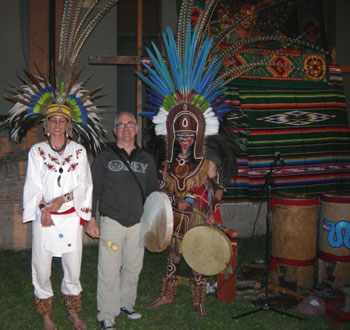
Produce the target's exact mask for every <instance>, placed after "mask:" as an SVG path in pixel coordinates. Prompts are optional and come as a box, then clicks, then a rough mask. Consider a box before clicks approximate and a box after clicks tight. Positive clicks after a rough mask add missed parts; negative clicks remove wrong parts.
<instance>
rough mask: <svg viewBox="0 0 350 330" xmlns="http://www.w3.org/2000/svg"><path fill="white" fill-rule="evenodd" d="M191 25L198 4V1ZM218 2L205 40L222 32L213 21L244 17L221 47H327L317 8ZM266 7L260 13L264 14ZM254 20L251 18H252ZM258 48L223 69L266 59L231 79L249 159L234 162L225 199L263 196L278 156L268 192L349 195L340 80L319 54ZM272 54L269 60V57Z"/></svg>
mask: <svg viewBox="0 0 350 330" xmlns="http://www.w3.org/2000/svg"><path fill="white" fill-rule="evenodd" d="M195 3H196V7H195V8H194V10H193V12H192V23H195V22H196V18H197V17H198V15H199V13H200V11H201V9H202V8H203V1H196V2H195ZM273 3H276V1H272V0H255V1H252V0H250V1H248V0H240V1H232V0H223V1H220V3H219V4H218V6H217V8H216V12H215V14H214V15H213V17H212V23H211V33H212V34H216V33H218V32H220V31H221V30H222V29H224V28H225V25H224V24H221V25H220V24H217V21H218V20H216V18H225V20H226V21H227V22H233V21H234V20H235V19H236V20H237V19H238V18H239V17H242V16H245V15H250V16H249V19H247V20H244V21H243V22H242V23H241V24H240V25H239V26H237V29H236V30H235V32H234V33H232V35H230V36H228V37H227V38H226V39H224V40H223V41H222V43H221V44H220V48H221V49H222V50H224V49H226V48H227V47H229V46H230V45H231V44H232V43H233V42H236V41H238V40H240V41H242V40H246V39H247V38H249V37H251V36H263V35H266V34H271V33H274V31H276V30H278V31H279V32H280V33H282V34H283V35H285V36H290V37H291V38H296V37H300V38H302V39H303V40H304V41H308V42H310V43H311V44H313V45H317V46H318V47H320V49H324V48H325V38H324V33H323V27H324V24H323V21H322V8H321V6H320V5H321V1H317V0H309V1H308V0H291V1H284V3H285V5H284V7H276V8H275V7H274V6H271V4H273ZM264 8H266V10H264ZM254 13H256V14H254ZM278 47H279V48H281V45H280V44H278V43H275V42H257V43H256V44H249V45H245V46H244V47H242V48H241V49H240V52H238V53H237V55H235V56H234V57H232V58H230V59H229V60H228V61H226V62H225V65H226V67H227V68H230V67H232V66H239V65H242V64H245V63H252V62H257V61H260V60H261V59H268V64H271V63H282V64H285V65H284V66H275V65H268V64H267V65H262V66H258V67H255V68H253V69H251V70H250V71H248V72H243V73H242V74H240V75H239V77H237V79H235V80H233V81H232V83H231V89H232V94H233V98H234V99H235V100H236V101H239V104H240V108H241V110H242V111H243V113H244V114H245V116H241V117H240V116H239V114H238V113H237V116H236V117H235V120H236V121H237V122H238V123H241V124H243V123H244V124H245V125H246V127H247V128H246V129H245V134H244V135H243V134H242V132H243V129H242V131H241V132H237V133H238V134H242V137H243V136H244V137H245V138H246V139H247V147H248V148H247V153H246V154H245V155H242V156H241V157H240V158H239V174H238V178H237V180H236V181H233V180H232V182H231V183H230V184H229V185H228V186H227V192H226V195H225V198H226V199H230V200H233V201H245V200H246V201H249V200H254V199H255V198H258V197H261V196H264V195H265V194H266V190H263V187H264V183H265V178H266V174H267V173H268V172H269V170H270V165H271V163H272V162H273V160H274V155H275V154H276V153H280V154H281V155H282V156H283V158H284V162H285V165H284V166H283V168H281V166H280V165H281V162H278V163H277V167H276V169H277V170H278V171H277V172H276V173H275V174H274V175H273V176H274V186H273V189H272V193H280V192H283V193H292V194H321V193H325V192H330V191H334V192H339V191H345V190H348V191H350V129H349V126H348V122H347V114H346V105H345V98H344V93H343V88H342V76H341V72H340V70H339V69H338V67H337V66H331V65H329V64H328V63H327V61H328V58H327V56H326V55H325V53H324V52H322V51H320V50H315V49H309V48H307V47H302V46H294V45H293V44H290V45H287V46H286V45H284V46H283V50H282V51H278V52H276V49H278ZM274 51H275V53H274Z"/></svg>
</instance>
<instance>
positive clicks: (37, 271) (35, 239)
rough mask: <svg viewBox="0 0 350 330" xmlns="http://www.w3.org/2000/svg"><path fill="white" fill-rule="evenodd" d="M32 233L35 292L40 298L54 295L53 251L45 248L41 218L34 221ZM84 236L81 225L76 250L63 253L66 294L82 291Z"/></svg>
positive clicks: (63, 288)
mask: <svg viewBox="0 0 350 330" xmlns="http://www.w3.org/2000/svg"><path fill="white" fill-rule="evenodd" d="M74 221H76V220H74ZM77 221H79V219H78V220H77ZM32 234H33V235H32V283H33V286H34V294H35V296H36V297H37V298H39V299H47V298H49V297H52V296H53V291H52V286H51V280H50V277H51V263H52V258H53V253H52V252H50V251H48V250H46V249H45V248H44V243H43V235H42V226H41V222H40V220H36V221H33V224H32ZM82 237H83V226H79V228H78V230H77V238H76V248H75V250H74V251H72V252H68V253H63V254H62V257H61V263H62V269H63V279H62V284H61V292H62V293H63V294H65V295H73V296H76V295H78V294H79V293H80V292H81V291H82V287H81V284H80V280H79V278H80V268H81V258H82V246H83V244H82Z"/></svg>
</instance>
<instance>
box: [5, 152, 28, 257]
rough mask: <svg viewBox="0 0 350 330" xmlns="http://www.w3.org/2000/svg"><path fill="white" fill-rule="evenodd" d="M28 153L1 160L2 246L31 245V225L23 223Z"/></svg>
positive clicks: (16, 247) (11, 247)
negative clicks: (23, 194) (23, 198)
mask: <svg viewBox="0 0 350 330" xmlns="http://www.w3.org/2000/svg"><path fill="white" fill-rule="evenodd" d="M26 158H27V156H26V153H24V152H20V153H18V154H16V157H11V159H1V160H0V182H1V188H0V248H1V249H15V250H18V249H25V248H28V247H30V246H31V225H30V224H22V193H23V184H24V179H25V172H26V167H27V160H26Z"/></svg>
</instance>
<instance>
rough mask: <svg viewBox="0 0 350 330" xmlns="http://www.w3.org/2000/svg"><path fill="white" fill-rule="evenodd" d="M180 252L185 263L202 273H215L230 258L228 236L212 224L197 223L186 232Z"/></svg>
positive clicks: (227, 263) (230, 249) (230, 250)
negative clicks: (197, 224)
mask: <svg viewBox="0 0 350 330" xmlns="http://www.w3.org/2000/svg"><path fill="white" fill-rule="evenodd" d="M182 254H183V257H184V259H185V261H186V262H187V264H188V265H189V266H190V267H191V268H192V269H193V270H194V271H196V272H197V273H200V274H202V275H207V276H210V275H216V274H218V273H220V272H221V271H223V270H224V269H226V267H227V266H228V265H229V264H230V262H231V258H232V247H231V242H230V240H229V238H228V237H227V236H226V234H224V233H223V232H222V231H221V230H220V229H218V228H216V227H214V226H208V225H199V226H197V227H194V228H191V229H190V230H188V231H187V232H186V234H185V235H184V237H183V240H182Z"/></svg>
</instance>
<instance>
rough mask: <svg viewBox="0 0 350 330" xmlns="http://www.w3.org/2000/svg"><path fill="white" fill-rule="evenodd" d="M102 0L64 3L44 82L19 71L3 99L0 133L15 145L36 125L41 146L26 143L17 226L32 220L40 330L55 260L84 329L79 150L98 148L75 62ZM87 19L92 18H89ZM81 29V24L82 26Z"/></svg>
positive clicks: (87, 185) (87, 214) (96, 122)
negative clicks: (6, 103) (54, 56)
mask: <svg viewBox="0 0 350 330" xmlns="http://www.w3.org/2000/svg"><path fill="white" fill-rule="evenodd" d="M115 3H116V1H109V2H108V3H106V4H105V5H104V6H103V7H102V9H99V10H95V11H94V8H95V6H96V5H97V2H95V4H94V5H92V6H91V7H90V8H89V9H88V10H87V12H86V13H87V14H85V15H84V17H82V4H83V1H78V2H74V1H69V0H68V1H66V2H65V4H64V10H63V17H62V22H61V34H60V43H59V44H60V47H59V53H58V65H57V69H56V71H55V72H54V73H51V72H53V71H51V72H50V73H51V74H50V77H49V78H48V79H47V78H46V77H44V76H43V75H42V74H41V73H40V71H39V70H38V69H37V70H38V72H39V75H40V76H34V75H33V74H31V73H30V72H28V71H25V72H24V73H25V75H26V77H27V78H21V81H22V83H23V85H22V86H19V87H14V89H13V90H12V91H11V94H9V95H7V96H6V98H7V99H8V100H10V101H12V102H14V103H15V104H14V106H13V107H12V108H11V109H10V111H9V114H8V115H7V118H6V120H5V121H4V122H3V123H2V125H1V128H2V129H5V128H6V129H8V130H9V135H10V139H11V141H12V142H14V143H18V142H20V141H21V139H22V138H23V137H24V136H25V135H26V132H27V131H28V129H30V128H31V127H32V126H34V125H35V124H37V123H38V122H40V121H43V126H44V129H45V134H46V135H47V140H46V141H43V142H39V143H37V144H35V145H33V146H32V147H31V149H30V151H29V154H28V166H27V173H26V180H25V185H24V192H23V222H24V223H25V222H29V221H32V283H33V286H34V296H35V307H36V310H37V312H38V313H39V314H40V315H41V316H42V318H43V324H44V328H45V329H57V326H56V324H55V323H54V322H53V321H52V319H51V316H50V314H51V310H52V300H53V290H52V286H51V281H50V276H51V262H52V258H53V257H61V260H62V268H63V273H64V275H63V280H62V284H61V292H62V294H63V296H64V298H65V304H66V307H67V310H68V313H69V319H70V321H71V323H72V326H73V327H74V328H75V329H86V325H85V324H84V322H83V321H81V320H80V318H79V316H78V313H79V312H80V310H81V291H82V287H81V284H80V280H79V277H80V268H81V258H82V238H83V224H84V222H85V221H89V220H90V218H91V203H92V179H91V173H90V165H89V162H88V157H87V152H86V149H85V147H84V146H83V145H81V144H80V143H77V142H75V141H73V140H72V138H73V135H74V134H75V135H76V137H77V138H78V142H81V143H83V144H84V145H85V146H86V148H87V149H88V150H91V151H92V152H93V153H96V152H97V151H98V150H99V149H100V147H101V140H102V137H103V136H105V130H104V128H103V126H102V124H101V121H100V118H99V116H98V114H97V113H98V111H99V109H98V108H99V107H100V105H98V104H96V103H94V101H95V99H96V98H98V97H100V96H99V95H97V94H96V93H97V91H98V90H99V89H94V90H86V89H85V88H84V85H85V83H86V81H83V82H78V77H79V74H80V72H77V70H76V67H75V65H76V60H77V58H78V54H79V52H80V50H81V48H82V46H83V44H84V43H85V41H86V39H87V38H88V36H89V35H90V33H91V32H92V30H93V29H94V27H95V26H96V25H97V24H98V23H99V22H100V21H101V19H102V18H103V17H104V15H105V14H106V13H107V12H108V11H109V9H110V8H112V6H113V5H115ZM91 16H93V17H91ZM84 23H85V24H84Z"/></svg>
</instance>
